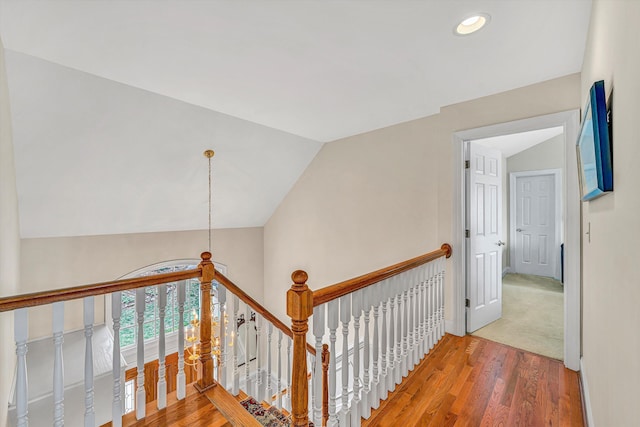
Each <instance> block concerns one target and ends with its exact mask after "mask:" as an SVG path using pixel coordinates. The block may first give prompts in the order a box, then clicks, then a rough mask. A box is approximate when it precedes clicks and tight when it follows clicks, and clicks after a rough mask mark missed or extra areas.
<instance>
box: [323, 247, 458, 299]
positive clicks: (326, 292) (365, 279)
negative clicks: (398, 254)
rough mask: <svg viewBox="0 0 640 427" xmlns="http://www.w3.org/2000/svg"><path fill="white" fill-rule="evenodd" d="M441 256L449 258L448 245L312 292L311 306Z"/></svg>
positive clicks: (449, 248) (449, 249)
mask: <svg viewBox="0 0 640 427" xmlns="http://www.w3.org/2000/svg"><path fill="white" fill-rule="evenodd" d="M442 256H445V257H447V258H449V257H450V256H451V245H449V244H448V243H445V244H443V245H442V246H441V247H440V249H436V250H435V251H431V252H429V253H426V254H424V255H420V256H418V257H415V258H411V259H410V260H407V261H403V262H399V263H397V264H393V265H390V266H389V267H385V268H381V269H380V270H376V271H373V272H371V273H367V274H363V275H362V276H358V277H355V278H353V279H349V280H345V281H344V282H340V283H336V284H335V285H331V286H327V287H325V288H322V289H318V290H316V291H313V306H314V307H317V306H319V305H321V304H325V303H327V302H329V301H332V300H334V299H336V298H340V297H341V296H344V295H347V294H350V293H351V292H355V291H357V290H359V289H362V288H366V287H367V286H370V285H373V284H374V283H378V282H381V281H382V280H385V279H388V278H389V277H393V276H395V275H397V274H400V273H403V272H405V271H407V270H411V269H412V268H415V267H418V266H420V265H422V264H426V263H428V262H429V261H433V260H434V259H438V258H440V257H442Z"/></svg>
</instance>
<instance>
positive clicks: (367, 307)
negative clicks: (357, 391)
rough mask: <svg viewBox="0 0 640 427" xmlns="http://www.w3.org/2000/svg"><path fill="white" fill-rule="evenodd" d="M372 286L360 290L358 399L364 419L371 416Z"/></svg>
mask: <svg viewBox="0 0 640 427" xmlns="http://www.w3.org/2000/svg"><path fill="white" fill-rule="evenodd" d="M373 289H374V287H373V286H368V287H366V288H364V289H363V290H362V309H363V311H364V357H363V359H362V361H363V365H364V376H363V381H362V383H363V388H362V398H361V399H360V414H361V415H362V417H363V418H364V419H368V418H369V417H370V416H371V401H370V400H369V397H370V396H369V394H370V393H369V392H370V388H369V386H370V384H369V383H370V372H369V366H370V362H371V349H370V345H371V343H370V342H369V317H370V313H371V294H372V293H373Z"/></svg>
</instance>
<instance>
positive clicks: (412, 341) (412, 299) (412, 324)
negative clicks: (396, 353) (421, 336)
mask: <svg viewBox="0 0 640 427" xmlns="http://www.w3.org/2000/svg"><path fill="white" fill-rule="evenodd" d="M408 273H409V280H410V282H409V308H410V310H411V312H410V314H409V319H410V321H409V331H410V332H411V333H410V335H409V369H410V370H412V371H413V368H414V367H415V366H416V365H417V363H418V362H417V361H416V342H417V340H416V324H417V313H416V285H417V275H416V271H415V269H413V270H411V271H409V272H408Z"/></svg>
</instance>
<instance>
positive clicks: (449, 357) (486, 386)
mask: <svg viewBox="0 0 640 427" xmlns="http://www.w3.org/2000/svg"><path fill="white" fill-rule="evenodd" d="M583 425H584V423H583V419H582V402H581V398H580V387H579V384H578V374H577V373H576V372H573V371H570V370H568V369H566V368H565V367H564V365H563V364H562V362H560V361H558V360H554V359H549V358H547V357H544V356H539V355H537V354H533V353H529V352H527V351H524V350H519V349H516V348H513V347H509V346H506V345H503V344H499V343H495V342H492V341H488V340H485V339H483V338H479V337H473V336H466V337H456V336H453V335H445V337H444V338H443V339H442V340H441V342H440V343H439V344H438V345H437V346H436V348H434V349H433V350H432V351H431V353H430V354H429V355H428V356H427V357H426V358H425V359H424V360H423V361H422V363H421V364H420V365H418V366H417V367H416V368H415V369H414V371H413V372H410V373H409V376H408V378H405V379H404V381H403V382H402V384H400V385H399V386H398V388H396V390H395V391H394V393H392V394H390V396H389V398H388V399H387V400H386V401H384V402H382V404H381V405H380V408H378V409H377V410H375V411H373V412H372V415H371V417H370V418H369V419H368V420H362V426H371V427H373V426H381V427H383V426H403V427H410V426H437V427H444V426H470V427H475V426H504V427H511V426H571V427H580V426H583Z"/></svg>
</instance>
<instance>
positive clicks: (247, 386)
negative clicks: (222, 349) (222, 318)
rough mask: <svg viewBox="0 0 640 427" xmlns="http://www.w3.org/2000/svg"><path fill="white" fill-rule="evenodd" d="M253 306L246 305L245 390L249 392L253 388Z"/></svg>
mask: <svg viewBox="0 0 640 427" xmlns="http://www.w3.org/2000/svg"><path fill="white" fill-rule="evenodd" d="M250 320H251V307H249V305H248V304H245V306H244V386H245V388H244V389H245V391H246V392H247V393H248V394H249V393H251V391H252V390H253V387H252V385H251V378H250V377H249V374H250V372H249V370H250V368H251V346H250V345H251V341H250V339H249V338H250V336H251V335H252V334H251V331H250V328H252V326H251V322H250Z"/></svg>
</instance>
